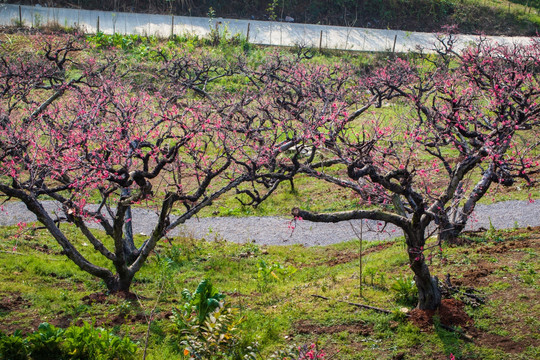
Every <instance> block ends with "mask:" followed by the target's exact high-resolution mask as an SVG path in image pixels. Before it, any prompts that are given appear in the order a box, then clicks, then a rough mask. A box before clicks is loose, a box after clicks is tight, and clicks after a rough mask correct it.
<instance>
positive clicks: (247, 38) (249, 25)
mask: <svg viewBox="0 0 540 360" xmlns="http://www.w3.org/2000/svg"><path fill="white" fill-rule="evenodd" d="M250 28H251V23H248V29H247V32H246V42H247V43H248V42H249V30H250Z"/></svg>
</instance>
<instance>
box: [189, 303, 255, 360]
mask: <svg viewBox="0 0 540 360" xmlns="http://www.w3.org/2000/svg"><path fill="white" fill-rule="evenodd" d="M241 322H242V318H239V317H238V310H237V309H234V308H231V307H230V306H229V305H228V304H220V305H219V307H218V308H217V309H215V311H213V312H212V313H209V314H208V315H207V317H206V318H205V320H204V322H203V323H202V324H200V325H199V324H197V323H196V322H191V323H189V326H188V327H186V329H184V330H183V332H182V335H183V338H184V340H182V341H181V343H180V344H181V345H182V347H183V348H184V353H185V354H186V355H187V354H189V355H190V358H192V359H242V358H243V354H244V353H245V352H246V350H247V351H248V352H249V349H243V348H242V346H240V345H239V344H240V343H241V341H240V336H239V334H238V325H239V324H240V323H241Z"/></svg>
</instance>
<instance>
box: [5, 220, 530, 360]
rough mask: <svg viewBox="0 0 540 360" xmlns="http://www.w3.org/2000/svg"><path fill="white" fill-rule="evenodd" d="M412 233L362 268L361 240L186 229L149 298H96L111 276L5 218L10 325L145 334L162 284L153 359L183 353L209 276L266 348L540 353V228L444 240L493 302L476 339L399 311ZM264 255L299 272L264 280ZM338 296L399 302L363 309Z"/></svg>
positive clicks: (438, 267)
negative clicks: (268, 237)
mask: <svg viewBox="0 0 540 360" xmlns="http://www.w3.org/2000/svg"><path fill="white" fill-rule="evenodd" d="M66 226H68V225H66ZM96 233H97V234H98V235H99V233H98V232H96ZM76 236H77V235H75V232H73V235H72V238H74V239H75V242H76V243H78V247H79V248H80V249H81V252H82V253H83V254H85V255H86V256H88V257H89V258H91V259H93V260H94V261H95V260H96V259H95V258H96V257H97V256H95V255H94V254H93V252H92V249H90V248H89V247H88V246H84V244H83V241H84V240H83V239H78V238H76ZM139 240H140V239H139ZM402 241H403V240H401V239H397V240H395V241H393V242H390V243H380V242H369V243H367V242H365V243H364V244H363V248H364V256H363V259H362V261H363V271H362V274H360V272H359V270H360V269H359V259H358V249H359V242H358V241H352V242H347V243H342V244H336V245H332V246H326V247H309V248H305V247H302V246H270V247H265V246H260V245H257V244H253V243H246V244H233V243H228V242H224V241H220V240H219V237H217V241H208V242H207V241H204V240H195V239H191V238H176V239H173V240H172V243H171V244H168V243H163V244H161V245H160V246H159V247H158V248H157V250H156V253H155V254H154V255H153V256H152V257H151V259H150V261H149V262H148V264H147V265H145V267H143V269H142V270H141V271H140V272H139V273H138V274H137V276H136V279H135V283H134V286H133V288H132V291H133V292H135V293H136V294H137V295H138V296H139V301H129V300H123V299H120V298H115V297H110V298H109V299H108V300H107V301H106V302H104V303H102V302H97V303H89V302H88V301H83V298H84V297H85V296H87V295H90V294H93V293H96V292H102V291H105V287H104V285H103V284H102V283H100V281H97V280H96V279H94V278H92V277H90V276H89V275H87V274H86V273H84V272H82V271H80V270H78V269H77V268H76V267H75V265H73V264H72V263H71V262H70V261H69V260H67V259H66V258H65V257H64V256H62V255H60V254H59V251H60V248H59V246H58V245H56V244H55V243H54V242H53V241H52V240H51V238H50V237H49V235H48V234H47V233H46V232H45V231H44V230H28V231H26V232H25V233H23V234H20V232H19V230H18V228H16V227H4V228H1V229H0V250H1V251H2V252H1V253H0V264H2V265H1V266H0V324H1V325H0V329H2V330H3V331H5V332H8V333H11V332H13V331H14V330H16V329H20V330H22V331H24V332H28V331H31V330H32V329H35V328H36V327H37V325H38V324H39V323H40V322H43V321H48V322H51V323H53V324H56V325H59V326H67V325H68V324H80V323H81V322H82V321H88V322H92V321H93V322H95V323H96V324H98V325H100V326H104V327H106V328H109V329H111V330H112V331H114V332H115V333H117V334H119V335H128V336H130V337H131V338H132V339H134V340H136V341H139V342H140V344H142V343H143V341H144V335H145V332H146V328H147V317H148V314H149V312H150V310H151V309H152V307H153V306H154V305H155V304H156V301H157V300H158V295H157V294H158V292H159V291H162V295H161V296H160V297H159V303H158V304H157V308H156V309H157V311H156V314H157V315H156V320H155V321H154V322H153V323H152V325H151V333H150V342H149V344H150V348H149V358H151V359H165V358H170V357H171V356H173V357H175V358H181V354H179V352H180V351H181V349H179V345H178V342H179V340H178V336H177V334H175V332H174V327H173V325H172V320H170V319H169V316H170V311H171V310H172V309H173V308H175V307H178V306H179V305H180V304H181V296H180V292H181V290H182V289H184V288H187V289H189V290H190V291H193V290H194V289H195V287H196V286H197V284H198V283H199V281H200V280H201V279H203V278H208V279H211V281H212V282H213V284H214V286H215V287H217V288H218V289H219V290H220V291H221V292H223V293H224V294H226V298H225V299H226V301H227V302H229V303H230V304H232V306H233V307H235V308H237V309H239V311H240V315H241V316H243V317H244V321H243V323H242V324H241V325H240V330H239V334H240V335H241V338H242V343H245V344H248V343H251V342H253V341H257V342H258V343H259V344H260V347H261V349H262V353H263V354H269V353H270V352H271V351H273V350H275V349H277V348H282V347H284V346H286V345H287V344H291V343H297V344H304V343H312V342H315V341H318V342H319V343H320V345H321V346H322V347H323V348H324V349H326V351H327V352H328V353H332V352H336V351H338V350H339V356H338V357H336V358H337V359H390V358H392V357H393V356H396V357H398V356H402V357H401V358H405V359H425V358H430V359H448V358H449V355H450V353H452V354H454V355H455V356H456V358H458V359H469V358H481V359H531V358H534V357H535V356H537V354H538V352H539V346H540V336H538V332H537V331H536V330H537V328H538V320H537V319H538V316H539V315H540V305H539V304H538V303H537V301H536V299H537V298H538V295H539V291H540V287H539V286H538V276H539V275H538V274H539V272H540V265H539V264H540V263H539V262H538V254H539V253H540V229H538V228H536V229H532V230H530V231H528V230H525V229H524V230H519V229H517V230H510V231H498V232H496V233H494V232H492V233H483V234H469V235H466V236H464V237H463V238H462V241H463V243H464V244H465V245H462V246H449V245H444V246H443V252H442V254H439V253H433V255H434V257H433V259H432V264H431V268H432V272H433V273H434V274H435V275H437V276H439V278H441V279H442V278H443V277H444V276H445V275H446V274H447V273H448V274H450V275H451V278H452V280H453V282H454V284H459V285H461V286H463V287H464V288H468V287H475V288H476V289H478V290H479V291H481V292H482V293H483V294H485V296H486V298H487V302H486V304H485V305H482V306H480V307H472V306H467V308H466V311H467V313H468V314H469V315H471V316H472V318H473V320H474V326H470V327H467V328H465V329H464V331H465V332H466V333H470V334H471V335H472V336H473V337H474V338H475V341H474V342H472V343H469V342H465V341H463V340H462V339H460V338H459V337H458V336H457V335H456V334H455V333H451V332H448V331H446V330H443V329H441V328H429V329H424V330H421V329H420V328H418V327H417V326H415V325H413V324H412V323H410V322H409V321H408V320H406V319H405V318H404V317H403V316H402V315H400V313H399V312H398V311H397V309H399V308H400V307H402V306H403V304H402V303H401V302H398V301H397V299H398V298H399V296H398V293H397V292H396V290H393V284H394V283H395V282H396V279H397V278H400V277H403V276H405V277H407V276H410V270H409V269H408V266H407V256H406V253H405V250H404V246H403V243H402ZM14 247H15V248H16V249H15V250H16V252H15V253H14V252H12V250H13V248H14ZM158 254H159V255H158ZM261 260H263V261H264V262H266V263H267V264H279V265H283V267H289V268H290V269H292V268H294V269H296V271H295V272H292V271H290V272H289V273H287V272H285V273H283V274H282V275H280V276H279V280H276V279H275V278H273V277H268V278H267V279H266V280H261V279H262V278H261V277H259V276H258V269H259V267H260V264H261V263H260V262H261ZM495 260H496V261H495ZM98 263H100V264H101V265H107V264H106V263H104V262H102V261H101V262H100V261H98ZM361 278H362V280H363V281H362V296H361V297H360V279H361ZM273 280H275V281H273ZM314 294H318V295H323V296H326V297H328V298H331V299H334V300H331V301H324V300H321V299H317V298H313V297H312V296H311V295H314ZM19 298H20V300H17V301H15V300H13V299H19ZM337 300H347V301H352V302H358V303H364V304H369V305H372V306H377V307H382V308H386V309H389V310H393V311H395V312H394V313H393V314H391V315H387V314H380V313H376V312H372V311H367V310H360V309H358V308H355V307H352V306H350V305H347V304H345V303H342V302H339V301H337ZM140 346H141V345H140ZM140 354H141V353H139V355H140ZM398 358H399V357H398Z"/></svg>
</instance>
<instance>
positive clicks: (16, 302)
mask: <svg viewBox="0 0 540 360" xmlns="http://www.w3.org/2000/svg"><path fill="white" fill-rule="evenodd" d="M30 305H31V303H30V301H28V300H25V299H23V298H22V297H21V295H20V294H16V293H14V294H8V295H6V296H4V297H2V298H0V311H16V310H20V309H23V308H28V307H30Z"/></svg>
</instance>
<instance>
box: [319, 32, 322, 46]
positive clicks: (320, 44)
mask: <svg viewBox="0 0 540 360" xmlns="http://www.w3.org/2000/svg"><path fill="white" fill-rule="evenodd" d="M321 49H322V30H321V37H320V38H319V51H321Z"/></svg>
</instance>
